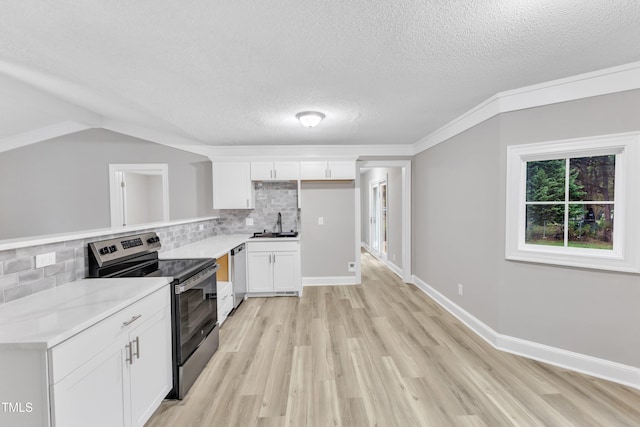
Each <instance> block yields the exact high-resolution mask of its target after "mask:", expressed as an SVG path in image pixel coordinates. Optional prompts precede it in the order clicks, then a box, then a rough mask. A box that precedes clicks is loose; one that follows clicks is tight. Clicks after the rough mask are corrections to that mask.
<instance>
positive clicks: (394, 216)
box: [360, 167, 402, 268]
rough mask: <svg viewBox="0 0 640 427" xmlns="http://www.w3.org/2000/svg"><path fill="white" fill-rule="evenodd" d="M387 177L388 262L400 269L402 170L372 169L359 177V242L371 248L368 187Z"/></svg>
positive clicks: (394, 168)
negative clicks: (373, 182)
mask: <svg viewBox="0 0 640 427" xmlns="http://www.w3.org/2000/svg"><path fill="white" fill-rule="evenodd" d="M385 176H386V177H387V221H388V222H387V226H388V236H387V238H388V245H389V246H388V251H387V253H388V257H389V261H390V262H392V263H393V264H395V265H396V266H398V267H399V268H402V168H396V167H393V168H373V169H371V170H368V171H367V172H365V173H363V174H362V175H361V180H360V214H361V219H360V227H361V230H360V232H361V240H362V242H364V243H366V244H367V245H368V246H371V239H370V228H369V218H370V217H371V214H370V212H369V210H370V204H369V198H370V194H369V186H370V183H371V182H372V181H379V180H380V179H382V178H384V177H385ZM394 255H395V259H394Z"/></svg>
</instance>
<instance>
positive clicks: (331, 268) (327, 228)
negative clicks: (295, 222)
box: [301, 182, 356, 277]
mask: <svg viewBox="0 0 640 427" xmlns="http://www.w3.org/2000/svg"><path fill="white" fill-rule="evenodd" d="M318 217H323V219H324V225H318ZM301 220H302V229H303V230H304V231H303V233H302V240H301V251H302V276H303V277H332V276H355V273H350V272H349V271H348V269H347V263H349V262H352V261H353V262H355V261H356V260H355V242H356V228H355V183H354V182H303V183H302V211H301Z"/></svg>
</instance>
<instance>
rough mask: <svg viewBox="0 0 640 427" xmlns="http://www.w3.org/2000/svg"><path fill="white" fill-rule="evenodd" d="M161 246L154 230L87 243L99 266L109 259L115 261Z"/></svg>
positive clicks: (151, 250) (154, 249)
mask: <svg viewBox="0 0 640 427" xmlns="http://www.w3.org/2000/svg"><path fill="white" fill-rule="evenodd" d="M161 246H162V244H161V243H160V237H158V235H157V234H156V233H154V232H149V233H143V234H136V235H133V236H123V237H116V238H115V239H109V240H101V241H99V242H92V243H89V249H90V250H91V252H92V253H93V256H94V257H95V259H96V261H97V262H98V265H99V266H100V267H102V266H103V265H105V264H107V263H109V262H110V261H117V260H120V259H122V258H128V257H130V256H132V255H136V254H141V253H145V252H153V251H157V250H158V249H160V247H161Z"/></svg>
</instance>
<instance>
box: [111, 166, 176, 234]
mask: <svg viewBox="0 0 640 427" xmlns="http://www.w3.org/2000/svg"><path fill="white" fill-rule="evenodd" d="M109 190H110V191H109V193H110V199H111V227H112V228H121V227H127V226H131V225H139V224H150V223H154V222H163V221H168V220H169V177H168V166H167V165H166V164H119V165H118V164H112V165H109Z"/></svg>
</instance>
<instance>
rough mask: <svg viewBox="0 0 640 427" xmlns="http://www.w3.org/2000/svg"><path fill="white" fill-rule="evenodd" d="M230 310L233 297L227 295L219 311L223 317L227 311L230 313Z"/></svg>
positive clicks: (227, 313)
mask: <svg viewBox="0 0 640 427" xmlns="http://www.w3.org/2000/svg"><path fill="white" fill-rule="evenodd" d="M231 310H233V298H231V297H229V298H227V299H226V300H225V302H224V304H223V305H222V309H221V311H222V313H223V315H224V317H227V316H228V315H229V313H231Z"/></svg>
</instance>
